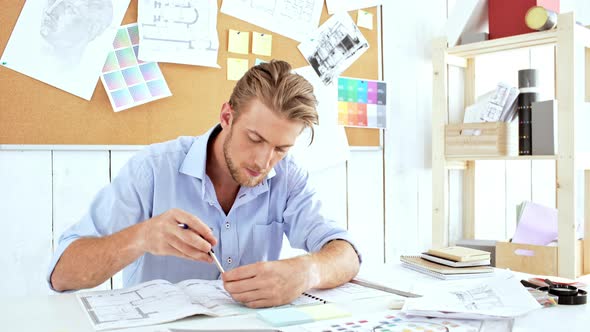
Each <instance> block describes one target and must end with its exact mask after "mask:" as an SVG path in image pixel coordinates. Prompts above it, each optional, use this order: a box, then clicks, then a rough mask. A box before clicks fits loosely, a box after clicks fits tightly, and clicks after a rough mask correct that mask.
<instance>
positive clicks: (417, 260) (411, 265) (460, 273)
mask: <svg viewBox="0 0 590 332" xmlns="http://www.w3.org/2000/svg"><path fill="white" fill-rule="evenodd" d="M400 260H401V262H402V266H404V267H406V268H408V269H412V270H415V271H418V272H421V273H424V274H427V275H429V276H432V277H435V278H439V279H445V280H449V279H462V278H478V277H489V276H490V275H492V274H493V273H494V269H493V268H491V267H489V266H473V267H450V266H445V265H442V264H437V263H434V262H430V261H427V260H425V259H424V258H422V257H420V256H400Z"/></svg>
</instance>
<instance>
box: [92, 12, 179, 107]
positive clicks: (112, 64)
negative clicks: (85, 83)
mask: <svg viewBox="0 0 590 332" xmlns="http://www.w3.org/2000/svg"><path fill="white" fill-rule="evenodd" d="M137 35H138V32H137V24H135V23H134V24H127V25H124V26H122V27H121V28H120V29H119V30H118V31H117V36H116V37H115V41H114V42H113V49H112V50H111V52H109V55H108V56H107V60H106V61H105V64H104V67H103V69H102V75H101V76H100V80H101V81H102V84H103V86H104V88H105V91H106V92H107V96H108V97H109V101H110V102H111V106H112V107H113V110H114V111H115V112H119V111H122V110H126V109H128V108H131V107H134V106H138V105H142V104H145V103H148V102H150V101H154V100H158V99H161V98H164V97H169V96H171V95H172V93H171V92H170V89H169V88H168V84H167V83H166V80H165V79H164V76H163V75H162V71H161V70H160V67H159V66H158V64H157V63H155V62H143V61H141V60H138V59H137V52H138V51H137V49H138V43H139V40H138V38H137Z"/></svg>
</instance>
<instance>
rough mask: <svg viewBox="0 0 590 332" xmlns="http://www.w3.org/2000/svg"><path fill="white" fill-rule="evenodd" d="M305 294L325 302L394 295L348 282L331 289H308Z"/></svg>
mask: <svg viewBox="0 0 590 332" xmlns="http://www.w3.org/2000/svg"><path fill="white" fill-rule="evenodd" d="M305 293H306V294H309V295H313V296H315V297H318V298H320V299H322V300H325V301H327V302H336V303H338V302H348V301H354V300H360V299H372V298H376V297H382V296H395V295H392V294H391V293H387V292H384V291H381V290H378V289H374V288H369V287H364V286H361V285H357V284H353V283H350V282H347V283H345V284H344V285H342V286H340V287H336V288H332V289H310V290H308V291H307V292H305Z"/></svg>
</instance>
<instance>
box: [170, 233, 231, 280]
mask: <svg viewBox="0 0 590 332" xmlns="http://www.w3.org/2000/svg"><path fill="white" fill-rule="evenodd" d="M178 227H180V228H182V229H189V227H188V225H187V224H183V223H180V224H178ZM209 256H211V258H213V262H215V266H217V269H218V270H219V272H221V273H225V270H224V269H223V266H221V263H219V260H218V259H217V256H215V252H214V251H213V248H211V250H210V251H209Z"/></svg>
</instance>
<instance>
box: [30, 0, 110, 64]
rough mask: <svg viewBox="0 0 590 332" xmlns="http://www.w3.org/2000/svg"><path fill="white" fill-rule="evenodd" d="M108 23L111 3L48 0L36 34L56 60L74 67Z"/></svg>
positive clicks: (105, 0)
mask: <svg viewBox="0 0 590 332" xmlns="http://www.w3.org/2000/svg"><path fill="white" fill-rule="evenodd" d="M112 21H113V3H112V0H48V2H47V5H46V7H45V9H44V11H43V20H42V22H41V27H40V31H39V33H40V34H41V37H43V39H44V40H45V41H46V42H47V43H48V44H49V45H50V46H51V48H52V49H53V52H54V53H55V54H56V55H57V56H58V57H60V58H64V59H62V60H64V61H65V60H67V61H68V62H73V63H77V62H79V61H80V58H81V57H82V56H83V54H84V50H85V49H86V45H88V43H90V42H91V41H93V40H94V39H95V38H96V37H98V36H99V35H100V34H102V33H103V32H104V31H105V30H106V29H107V28H108V27H109V26H110V25H111V23H112Z"/></svg>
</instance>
